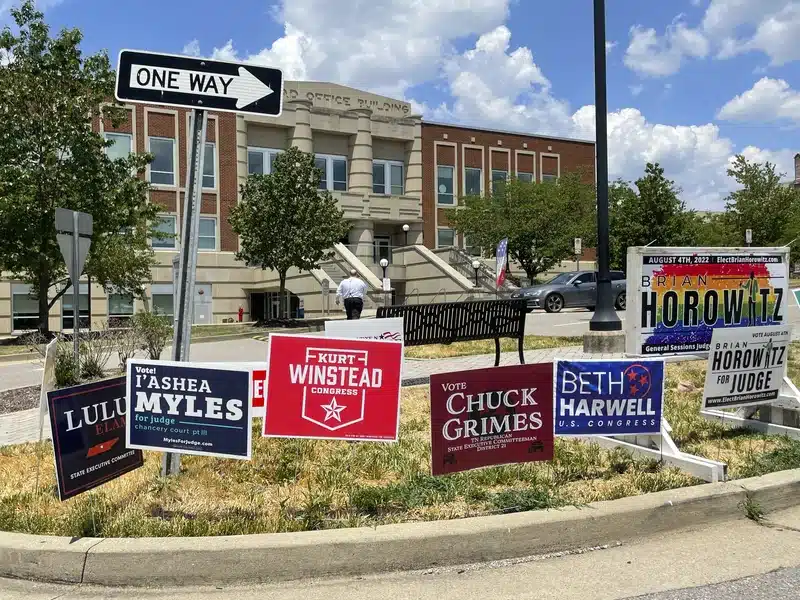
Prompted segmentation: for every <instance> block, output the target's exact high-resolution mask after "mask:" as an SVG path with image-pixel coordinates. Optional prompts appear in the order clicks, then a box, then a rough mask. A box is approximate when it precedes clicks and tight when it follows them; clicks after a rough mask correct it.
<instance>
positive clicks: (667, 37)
mask: <svg viewBox="0 0 800 600" xmlns="http://www.w3.org/2000/svg"><path fill="white" fill-rule="evenodd" d="M708 53H709V45H708V40H707V39H706V38H705V37H704V36H703V35H702V34H701V33H699V32H697V31H696V30H694V29H690V28H689V27H687V25H686V23H684V22H682V21H680V20H679V19H677V18H676V20H675V21H674V22H673V23H672V24H671V25H670V26H669V27H667V31H666V33H665V34H664V35H663V36H659V35H658V34H657V33H656V30H655V29H652V28H650V29H644V28H642V27H639V26H636V25H635V26H634V27H632V28H631V40H630V44H629V45H628V49H627V50H626V51H625V59H624V62H625V65H626V66H627V67H628V68H629V69H631V70H633V71H636V72H637V73H639V74H640V75H650V76H654V77H664V76H666V75H673V74H674V73H677V72H678V71H679V70H680V68H681V64H682V63H683V60H684V58H687V57H691V58H705V57H706V56H707V55H708Z"/></svg>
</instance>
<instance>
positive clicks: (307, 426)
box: [264, 335, 403, 442]
mask: <svg viewBox="0 0 800 600" xmlns="http://www.w3.org/2000/svg"><path fill="white" fill-rule="evenodd" d="M402 358H403V345H402V344H401V343H400V342H385V341H379V340H357V339H338V338H328V337H325V338H322V337H311V336H300V335H271V336H270V338H269V360H268V367H267V373H268V380H267V392H266V416H265V417H264V435H265V436H268V437H300V438H318V439H344V440H360V441H384V442H388V441H397V432H398V427H399V423H400V371H401V368H402Z"/></svg>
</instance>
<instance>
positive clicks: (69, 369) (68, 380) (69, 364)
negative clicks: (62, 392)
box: [54, 341, 79, 388]
mask: <svg viewBox="0 0 800 600" xmlns="http://www.w3.org/2000/svg"><path fill="white" fill-rule="evenodd" d="M78 367H79V363H78V361H77V360H76V359H75V355H74V354H73V351H72V344H69V343H67V342H63V341H59V342H58V346H57V347H56V362H55V365H54V374H55V378H56V387H57V388H65V387H69V386H71V385H77V383H78V381H79V378H78V375H79V373H78V372H79V368H78Z"/></svg>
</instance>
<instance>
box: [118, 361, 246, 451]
mask: <svg viewBox="0 0 800 600" xmlns="http://www.w3.org/2000/svg"><path fill="white" fill-rule="evenodd" d="M127 385H128V401H129V405H130V418H129V419H128V426H127V431H126V433H127V442H128V447H130V448H141V449H143V450H161V451H163V452H178V453H181V454H197V455H200V456H217V457H220V458H238V459H245V460H247V459H249V458H250V453H251V445H250V439H251V430H250V423H251V419H252V407H251V401H250V393H251V389H252V385H251V373H250V371H249V370H239V369H235V368H232V367H223V366H214V367H209V366H202V367H200V366H198V365H196V364H192V363H185V362H173V361H159V360H155V361H154V360H140V359H132V360H129V361H128V382H127Z"/></svg>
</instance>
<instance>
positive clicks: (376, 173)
mask: <svg viewBox="0 0 800 600" xmlns="http://www.w3.org/2000/svg"><path fill="white" fill-rule="evenodd" d="M403 170H404V166H403V163H402V162H400V161H396V160H373V161H372V193H373V194H386V195H387V196H388V195H389V194H391V195H392V196H402V195H403V191H404V183H405V181H404V178H403Z"/></svg>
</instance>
